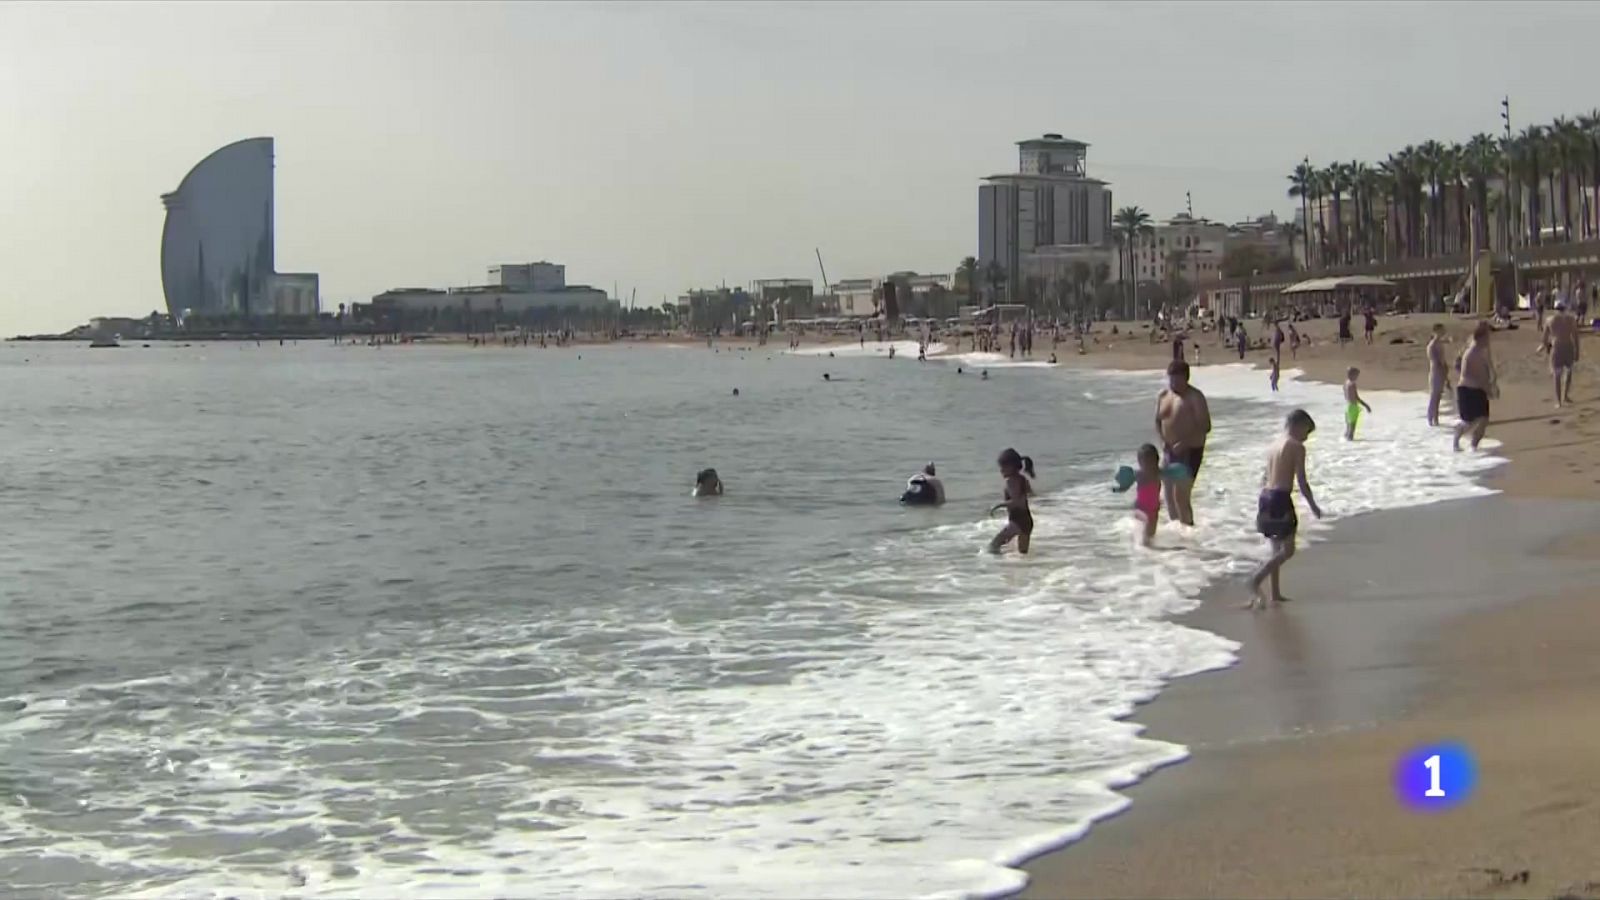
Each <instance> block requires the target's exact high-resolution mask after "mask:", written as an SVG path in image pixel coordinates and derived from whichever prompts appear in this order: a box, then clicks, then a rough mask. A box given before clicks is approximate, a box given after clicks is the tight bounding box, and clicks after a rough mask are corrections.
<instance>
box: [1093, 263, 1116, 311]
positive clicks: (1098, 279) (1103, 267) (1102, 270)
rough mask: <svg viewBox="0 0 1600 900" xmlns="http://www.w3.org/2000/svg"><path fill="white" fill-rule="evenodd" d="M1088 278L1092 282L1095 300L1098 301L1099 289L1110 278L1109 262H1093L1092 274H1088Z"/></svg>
mask: <svg viewBox="0 0 1600 900" xmlns="http://www.w3.org/2000/svg"><path fill="white" fill-rule="evenodd" d="M1090 280H1091V281H1092V282H1093V283H1094V296H1095V301H1096V302H1099V298H1100V289H1101V288H1103V287H1105V286H1106V282H1108V281H1110V280H1111V264H1110V263H1104V262H1099V263H1095V264H1094V274H1093V275H1091V276H1090Z"/></svg>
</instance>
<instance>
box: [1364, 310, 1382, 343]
mask: <svg viewBox="0 0 1600 900" xmlns="http://www.w3.org/2000/svg"><path fill="white" fill-rule="evenodd" d="M1362 315H1363V316H1364V318H1365V321H1364V322H1363V323H1362V326H1363V327H1362V330H1363V331H1365V332H1366V336H1367V343H1369V344H1370V343H1372V336H1373V335H1374V334H1377V332H1378V314H1377V313H1376V312H1374V311H1373V309H1372V307H1370V306H1369V307H1367V308H1366V309H1365V310H1364V311H1363V313H1362Z"/></svg>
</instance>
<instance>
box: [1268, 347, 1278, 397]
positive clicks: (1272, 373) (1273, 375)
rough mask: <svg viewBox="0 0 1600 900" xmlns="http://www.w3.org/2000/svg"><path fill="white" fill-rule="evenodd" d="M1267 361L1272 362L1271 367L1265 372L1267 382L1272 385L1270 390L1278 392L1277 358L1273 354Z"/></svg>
mask: <svg viewBox="0 0 1600 900" xmlns="http://www.w3.org/2000/svg"><path fill="white" fill-rule="evenodd" d="M1268 362H1270V363H1271V364H1272V368H1271V369H1270V370H1269V371H1268V372H1267V384H1269V385H1271V386H1272V392H1273V393H1274V394H1276V393H1277V392H1278V358H1277V357H1276V356H1274V357H1272V359H1270V360H1268Z"/></svg>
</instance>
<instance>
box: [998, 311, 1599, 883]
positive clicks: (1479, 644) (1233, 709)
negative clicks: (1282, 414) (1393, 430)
mask: <svg viewBox="0 0 1600 900" xmlns="http://www.w3.org/2000/svg"><path fill="white" fill-rule="evenodd" d="M1435 321H1444V322H1446V323H1447V327H1448V328H1449V331H1450V334H1451V337H1452V339H1453V341H1454V344H1453V345H1452V348H1451V356H1452V357H1453V356H1454V354H1455V352H1456V351H1457V350H1458V349H1459V347H1460V346H1461V345H1462V344H1463V343H1464V341H1465V337H1466V335H1467V333H1468V332H1469V331H1470V329H1471V327H1472V324H1473V323H1472V321H1470V320H1464V319H1454V318H1450V317H1443V316H1438V317H1435V316H1415V317H1408V318H1385V319H1382V320H1381V321H1380V325H1379V331H1378V337H1377V340H1376V341H1375V343H1374V344H1372V345H1367V344H1366V343H1364V342H1360V341H1358V342H1357V343H1355V344H1353V345H1346V346H1345V347H1343V348H1340V347H1339V346H1338V345H1337V342H1336V341H1334V340H1333V334H1334V332H1333V328H1334V323H1333V322H1331V321H1324V322H1313V323H1309V325H1306V324H1304V323H1303V324H1302V326H1301V329H1302V333H1306V334H1308V336H1309V337H1311V339H1312V343H1311V344H1310V345H1309V346H1306V347H1302V348H1301V351H1300V354H1299V357H1300V358H1299V359H1298V360H1297V361H1296V362H1294V363H1293V364H1292V365H1293V367H1295V368H1299V369H1301V370H1302V371H1303V372H1304V373H1305V376H1306V377H1311V378H1317V379H1321V380H1327V381H1331V382H1335V383H1338V382H1341V381H1342V380H1343V376H1344V370H1345V368H1346V367H1347V366H1350V365H1355V366H1359V367H1360V368H1361V369H1362V378H1361V382H1362V385H1363V386H1365V387H1368V388H1400V389H1422V388H1423V387H1424V386H1425V384H1426V374H1425V365H1426V364H1425V361H1424V357H1423V343H1424V342H1425V340H1426V337H1425V336H1426V334H1427V332H1428V329H1429V328H1430V327H1431V326H1432V324H1433V322H1435ZM1518 324H1519V325H1520V326H1521V327H1520V328H1519V329H1518V330H1516V331H1509V332H1500V333H1497V334H1496V335H1495V338H1494V354H1495V360H1496V364H1497V366H1498V367H1499V370H1500V376H1501V386H1502V396H1501V398H1500V399H1499V400H1498V401H1497V402H1496V404H1495V407H1494V412H1493V418H1494V423H1493V424H1492V425H1491V428H1490V431H1489V437H1490V438H1491V439H1495V440H1498V441H1501V442H1502V446H1501V447H1500V448H1498V450H1497V451H1495V452H1499V453H1503V454H1505V455H1506V456H1507V457H1509V458H1510V460H1511V462H1510V463H1509V464H1508V465H1506V466H1503V467H1501V468H1500V469H1499V470H1497V472H1496V474H1495V475H1494V476H1492V478H1491V480H1490V481H1489V484H1490V486H1492V487H1495V488H1497V489H1499V490H1500V491H1502V493H1501V494H1499V495H1497V496H1494V497H1489V498H1483V499H1474V500H1464V501H1452V502H1450V503H1445V504H1436V505H1434V506H1429V507H1422V508H1418V509H1412V510H1402V511H1394V512H1385V513H1377V514H1372V515H1369V516H1363V517H1357V518H1355V519H1351V520H1349V521H1346V522H1341V523H1340V524H1339V525H1338V526H1337V527H1336V528H1335V529H1334V532H1333V537H1332V539H1330V540H1328V541H1326V542H1324V543H1320V544H1317V545H1315V546H1313V547H1311V548H1309V549H1307V550H1305V551H1304V552H1302V553H1301V554H1300V555H1299V556H1297V557H1296V559H1295V560H1294V561H1293V562H1292V563H1291V566H1290V568H1289V569H1287V570H1286V579H1287V580H1286V591H1285V592H1286V593H1287V594H1289V595H1290V596H1292V597H1294V598H1295V600H1296V602H1294V603H1292V604H1290V605H1288V606H1286V607H1284V608H1282V609H1279V610H1270V611H1266V612H1263V613H1258V614H1250V613H1245V612H1242V611H1239V610H1237V609H1235V608H1234V607H1235V605H1236V604H1237V602H1238V600H1239V599H1240V598H1239V596H1238V593H1239V590H1240V589H1239V587H1238V586H1237V585H1222V586H1218V587H1217V588H1215V589H1213V590H1212V591H1211V592H1210V593H1209V594H1208V595H1207V596H1206V597H1205V598H1204V602H1203V604H1202V606H1201V608H1200V609H1198V610H1196V611H1195V612H1194V613H1193V614H1191V615H1190V616H1189V617H1187V619H1186V621H1187V623H1188V624H1193V625H1195V626H1197V627H1201V628H1205V629H1207V630H1211V631H1215V632H1218V633H1221V634H1223V635H1226V636H1228V637H1231V638H1233V639H1235V640H1238V641H1239V642H1241V644H1242V649H1241V651H1240V657H1241V658H1240V662H1239V663H1238V664H1237V665H1236V666H1234V667H1232V668H1229V669H1226V670H1222V671H1219V672H1213V673H1207V674H1204V675H1199V676H1195V677H1193V678H1189V679H1183V680H1180V681H1179V682H1177V683H1175V684H1173V685H1171V686H1170V687H1169V688H1168V689H1167V690H1166V691H1165V692H1163V693H1162V694H1161V696H1160V697H1159V698H1158V699H1157V700H1156V701H1155V702H1153V703H1151V704H1149V705H1147V706H1146V707H1144V708H1142V709H1141V710H1140V711H1139V712H1138V713H1137V714H1136V715H1135V717H1134V718H1135V720H1136V721H1138V722H1140V723H1142V724H1144V725H1146V726H1147V732H1146V733H1147V734H1148V735H1149V736H1150V737H1155V738H1161V739H1166V740H1171V741H1176V742H1180V743H1183V744H1186V745H1188V746H1189V747H1190V748H1191V751H1192V756H1191V758H1190V759H1189V760H1187V761H1186V762H1184V763H1182V764H1179V765H1176V766H1173V767H1169V768H1168V769H1165V770H1163V771H1160V772H1158V773H1155V774H1153V775H1151V776H1149V777H1148V778H1147V779H1146V780H1145V781H1144V782H1142V783H1140V784H1138V785H1136V786H1134V787H1133V788H1132V789H1130V790H1129V791H1128V794H1129V796H1130V797H1131V798H1132V800H1133V805H1132V806H1131V807H1130V809H1129V811H1128V812H1126V813H1124V814H1123V815H1121V816H1119V817H1117V818H1115V819H1112V820H1110V821H1106V822H1102V823H1100V824H1099V825H1097V826H1096V827H1095V828H1094V829H1093V830H1092V831H1091V832H1090V834H1089V836H1088V837H1087V838H1085V839H1084V840H1083V841H1081V842H1079V843H1077V844H1075V845H1072V846H1070V847H1067V848H1065V849H1063V850H1059V851H1056V852H1053V853H1050V854H1047V855H1045V856H1042V857H1040V858H1038V859H1035V860H1034V861H1032V862H1031V863H1030V864H1029V865H1028V866H1027V869H1028V871H1029V873H1030V876H1031V884H1030V885H1029V887H1028V888H1027V890H1026V891H1025V892H1024V893H1023V896H1025V897H1038V898H1047V897H1048V898H1053V897H1157V896H1159V897H1331V896H1370V897H1417V896H1496V897H1501V896H1505V897H1512V896H1516V897H1522V896H1526V897H1600V853H1596V851H1595V850H1594V848H1595V847H1596V846H1600V815H1597V814H1596V812H1597V810H1596V808H1595V798H1594V795H1593V792H1592V790H1590V784H1591V782H1592V776H1593V765H1594V764H1593V762H1592V756H1593V755H1592V753H1590V752H1589V750H1588V748H1591V747H1593V746H1594V745H1595V743H1596V742H1597V741H1600V711H1597V710H1596V708H1595V704H1594V702H1593V697H1594V696H1595V692H1596V691H1597V690H1600V655H1597V654H1596V653H1595V643H1596V640H1597V638H1596V637H1595V635H1596V634H1597V633H1600V627H1597V626H1600V611H1597V610H1596V608H1595V605H1594V591H1593V589H1592V587H1590V586H1591V585H1592V584H1593V583H1594V578H1595V576H1596V575H1600V565H1597V564H1596V562H1595V560H1596V555H1595V553H1594V552H1593V548H1594V547H1595V546H1596V542H1597V541H1600V503H1597V502H1595V501H1596V499H1597V498H1600V471H1596V470H1595V469H1594V467H1593V465H1592V462H1591V458H1590V457H1591V454H1592V453H1593V448H1594V447H1595V439H1596V436H1597V430H1596V419H1595V413H1596V409H1597V408H1600V367H1597V366H1596V364H1595V362H1594V359H1593V357H1592V355H1591V356H1590V357H1589V358H1587V359H1585V360H1584V361H1583V362H1582V363H1581V364H1580V368H1579V370H1578V373H1577V376H1576V378H1575V381H1574V391H1573V393H1574V397H1575V398H1576V401H1577V402H1576V404H1574V405H1570V406H1569V407H1568V408H1566V409H1564V410H1561V411H1557V410H1555V409H1554V394H1553V390H1552V387H1551V383H1550V377H1549V375H1548V371H1547V368H1546V363H1545V359H1544V358H1543V357H1542V356H1538V355H1536V350H1537V347H1538V337H1537V334H1536V331H1535V329H1534V326H1533V323H1532V322H1531V320H1523V321H1521V322H1519V323H1518ZM1357 325H1358V330H1359V319H1358V321H1357ZM1251 326H1252V330H1251V336H1252V338H1255V337H1257V334H1258V331H1257V330H1258V328H1259V323H1251ZM1100 337H1101V343H1100V344H1097V345H1092V349H1091V352H1089V353H1088V354H1086V355H1083V356H1079V355H1078V354H1076V353H1073V354H1072V355H1071V357H1070V358H1068V357H1067V356H1066V354H1063V359H1064V361H1066V362H1069V363H1075V364H1085V365H1110V366H1118V367H1130V368H1153V367H1156V366H1158V365H1164V364H1165V362H1166V360H1168V359H1170V353H1171V347H1170V344H1156V345H1151V344H1150V343H1149V342H1148V338H1147V337H1145V336H1143V333H1140V334H1139V336H1138V337H1135V338H1134V339H1132V340H1129V339H1122V340H1116V339H1112V338H1110V337H1109V335H1106V334H1105V333H1104V332H1102V333H1101V335H1100ZM1395 338H1401V339H1405V340H1406V341H1408V342H1406V343H1390V341H1391V340H1393V339H1395ZM1197 339H1198V340H1199V342H1200V343H1201V358H1202V366H1201V368H1200V370H1198V371H1196V372H1195V374H1194V380H1195V383H1196V384H1197V385H1199V386H1201V387H1202V389H1203V387H1204V384H1205V375H1204V371H1203V367H1204V364H1206V363H1215V362H1237V361H1238V357H1237V354H1236V353H1232V352H1229V351H1227V350H1225V349H1224V348H1222V347H1221V346H1219V345H1218V344H1217V339H1216V336H1215V335H1210V334H1205V335H1200V336H1199V337H1198V338H1197ZM1265 358H1266V351H1262V350H1256V351H1252V352H1251V353H1250V354H1248V355H1247V361H1254V362H1257V363H1262V362H1264V361H1265ZM1192 360H1193V356H1192V353H1191V361H1192ZM1290 366H1291V363H1290V362H1289V361H1288V359H1287V352H1286V354H1285V368H1286V369H1287V368H1290ZM1263 389H1264V390H1265V375H1264V374H1263ZM1374 414H1375V415H1380V416H1381V415H1383V414H1384V411H1383V410H1382V409H1381V408H1380V409H1377V410H1375V413H1374ZM1441 418H1443V419H1444V420H1446V421H1447V422H1450V423H1453V422H1454V417H1453V410H1451V409H1448V408H1447V410H1446V412H1445V413H1444V414H1443V415H1442V417H1441ZM1313 481H1315V474H1314V472H1313ZM1445 739H1454V740H1459V741H1462V742H1464V743H1465V744H1466V745H1467V746H1468V747H1469V748H1470V750H1471V751H1472V753H1473V754H1474V755H1475V756H1476V758H1477V763H1478V769H1479V776H1478V777H1479V781H1478V788H1477V791H1476V793H1475V795H1474V796H1473V797H1472V799H1471V800H1470V801H1468V802H1467V803H1465V804H1464V805H1462V806H1460V807H1457V808H1456V809H1454V810H1451V811H1449V812H1445V813H1438V814H1431V815H1429V814H1420V813H1416V812H1413V811H1410V810H1409V809H1408V808H1406V807H1405V806H1403V805H1402V804H1401V803H1400V802H1399V801H1398V800H1397V799H1396V798H1395V796H1394V794H1393V791H1392V788H1391V783H1390V771H1391V767H1392V766H1393V764H1394V762H1395V760H1396V759H1397V758H1398V757H1399V756H1400V754H1401V753H1402V752H1404V751H1405V750H1407V749H1409V748H1411V747H1413V746H1416V745H1419V744H1422V743H1427V742H1433V741H1439V740H1445Z"/></svg>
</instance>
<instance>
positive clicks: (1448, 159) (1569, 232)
mask: <svg viewBox="0 0 1600 900" xmlns="http://www.w3.org/2000/svg"><path fill="white" fill-rule="evenodd" d="M1508 176H1509V177H1508ZM1288 178H1289V196H1290V197H1292V198H1295V199H1298V200H1299V201H1300V209H1301V213H1302V216H1303V219H1304V221H1305V222H1306V223H1307V227H1306V228H1305V229H1304V231H1303V232H1302V235H1301V238H1302V241H1303V246H1302V250H1303V253H1304V257H1305V260H1306V265H1307V267H1308V268H1323V267H1328V266H1340V265H1361V264H1367V263H1372V262H1390V261H1395V260H1401V259H1417V258H1426V257H1431V256H1446V255H1451V254H1458V253H1465V252H1467V251H1468V249H1469V248H1471V247H1474V246H1475V247H1477V248H1478V249H1480V250H1493V251H1496V252H1507V251H1510V250H1514V249H1516V248H1518V247H1526V246H1537V245H1540V244H1549V243H1559V242H1568V241H1574V240H1589V239H1592V238H1600V110H1596V111H1594V112H1591V113H1588V114H1587V115H1582V116H1579V117H1577V118H1576V119H1569V118H1566V117H1560V118H1557V119H1556V120H1555V121H1554V122H1552V123H1550V124H1549V125H1532V126H1529V127H1528V128H1526V129H1524V130H1523V131H1522V132H1521V133H1520V134H1516V135H1513V136H1512V137H1510V138H1509V139H1505V138H1496V137H1494V136H1492V135H1488V134H1477V135H1474V136H1472V137H1471V138H1470V139H1468V140H1467V142H1466V143H1464V144H1443V143H1440V142H1439V141H1432V140H1430V141H1427V142H1425V143H1422V144H1420V145H1416V146H1409V147H1406V148H1404V149H1402V150H1399V151H1397V152H1395V153H1392V154H1390V155H1389V158H1388V159H1385V160H1383V161H1382V162H1379V163H1377V164H1376V165H1368V164H1366V163H1362V162H1360V161H1353V162H1336V163H1333V164H1331V165H1328V166H1325V167H1322V168H1318V167H1316V166H1313V165H1312V164H1311V162H1310V160H1306V161H1303V162H1301V163H1300V164H1299V165H1298V166H1296V167H1295V170H1294V171H1293V172H1292V173H1290V175H1289V176H1288ZM1119 239H1120V238H1119Z"/></svg>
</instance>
